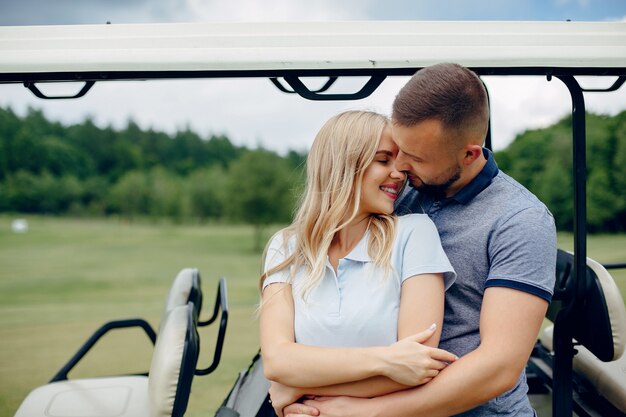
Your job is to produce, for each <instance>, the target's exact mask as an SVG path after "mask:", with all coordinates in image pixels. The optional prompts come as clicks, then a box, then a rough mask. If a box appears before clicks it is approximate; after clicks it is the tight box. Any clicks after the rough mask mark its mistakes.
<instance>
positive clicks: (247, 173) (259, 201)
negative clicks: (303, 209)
mask: <svg viewBox="0 0 626 417" xmlns="http://www.w3.org/2000/svg"><path fill="white" fill-rule="evenodd" d="M296 177H297V176H296ZM293 179H294V172H293V170H292V169H290V167H289V164H288V163H287V162H286V161H285V160H284V159H283V158H281V157H280V156H278V155H276V154H275V153H273V152H269V151H267V150H263V149H258V150H255V151H251V152H248V153H245V154H244V155H242V156H241V157H240V158H239V159H237V160H236V161H234V162H233V163H232V164H231V166H230V168H229V170H228V181H227V190H228V198H227V200H226V203H227V206H228V208H229V213H230V215H231V216H232V217H233V218H235V219H238V220H243V221H244V222H246V223H249V224H252V225H254V228H255V238H254V249H255V250H257V251H259V250H260V249H261V248H262V245H263V236H262V232H263V227H264V226H265V225H268V224H270V223H277V222H287V221H289V220H290V218H291V213H292V211H293V204H294V195H293V185H292V182H293Z"/></svg>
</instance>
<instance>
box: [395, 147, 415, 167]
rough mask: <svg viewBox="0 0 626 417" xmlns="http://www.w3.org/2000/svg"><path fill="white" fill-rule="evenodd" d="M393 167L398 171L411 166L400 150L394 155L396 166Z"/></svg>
mask: <svg viewBox="0 0 626 417" xmlns="http://www.w3.org/2000/svg"><path fill="white" fill-rule="evenodd" d="M395 168H396V169H397V170H398V171H408V170H409V168H411V166H410V165H409V163H408V158H407V157H406V155H404V153H402V151H398V155H397V156H396V166H395Z"/></svg>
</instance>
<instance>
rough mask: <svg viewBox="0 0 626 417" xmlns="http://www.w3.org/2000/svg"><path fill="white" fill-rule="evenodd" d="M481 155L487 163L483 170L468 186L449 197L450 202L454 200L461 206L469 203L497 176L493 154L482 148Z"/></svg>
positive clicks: (496, 165) (496, 166)
mask: <svg viewBox="0 0 626 417" xmlns="http://www.w3.org/2000/svg"><path fill="white" fill-rule="evenodd" d="M483 155H484V156H485V158H486V159H487V163H486V164H485V166H484V167H483V169H482V170H481V171H480V173H479V174H478V175H477V176H476V177H475V178H474V179H473V180H472V181H470V183H469V184H467V185H466V186H465V187H463V188H461V190H460V191H459V192H458V193H456V194H455V195H453V196H452V197H450V200H456V201H457V202H459V203H461V204H467V203H469V202H470V201H471V200H472V199H473V198H474V197H476V196H477V195H478V194H480V192H481V191H482V190H484V189H485V188H487V186H488V185H489V184H490V183H491V180H492V179H493V178H494V177H495V176H496V175H498V171H499V170H498V164H496V160H495V159H494V157H493V153H492V152H491V151H490V150H489V149H487V148H483Z"/></svg>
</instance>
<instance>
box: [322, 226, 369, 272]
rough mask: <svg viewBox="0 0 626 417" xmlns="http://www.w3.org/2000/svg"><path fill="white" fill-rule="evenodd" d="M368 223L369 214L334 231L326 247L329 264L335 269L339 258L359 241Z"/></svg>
mask: <svg viewBox="0 0 626 417" xmlns="http://www.w3.org/2000/svg"><path fill="white" fill-rule="evenodd" d="M369 223H370V216H365V217H362V218H360V219H354V220H352V221H351V222H350V223H349V224H348V225H347V226H346V227H344V228H343V229H341V230H340V231H338V232H337V233H335V236H334V237H333V241H332V243H331V244H330V248H329V249H328V258H329V260H330V263H331V265H332V266H333V268H335V271H336V270H337V265H338V264H339V259H342V258H344V257H345V256H346V255H347V254H349V253H350V251H352V249H354V247H355V246H356V245H357V244H358V243H359V242H360V241H361V239H362V238H363V235H365V232H366V231H367V228H368V226H369Z"/></svg>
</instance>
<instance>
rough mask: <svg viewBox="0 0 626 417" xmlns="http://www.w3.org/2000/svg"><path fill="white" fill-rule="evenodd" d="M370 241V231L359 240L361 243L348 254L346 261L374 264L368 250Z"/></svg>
mask: <svg viewBox="0 0 626 417" xmlns="http://www.w3.org/2000/svg"><path fill="white" fill-rule="evenodd" d="M369 240H370V231H369V229H368V230H367V231H365V234H364V235H363V237H362V238H361V240H359V243H357V244H356V246H355V247H354V248H353V249H352V250H351V251H350V253H349V254H347V255H346V256H345V257H344V259H350V260H351V261H356V262H372V258H370V255H369V253H368V250H367V246H368V242H369Z"/></svg>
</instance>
